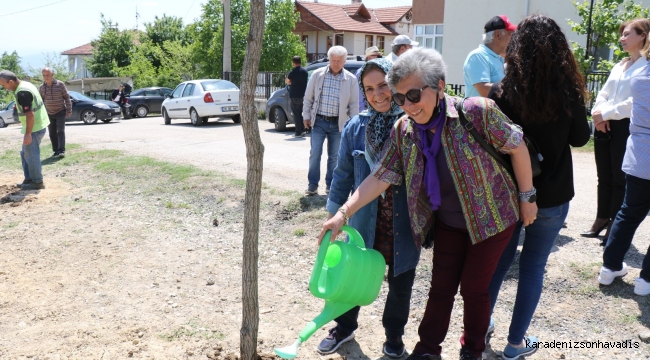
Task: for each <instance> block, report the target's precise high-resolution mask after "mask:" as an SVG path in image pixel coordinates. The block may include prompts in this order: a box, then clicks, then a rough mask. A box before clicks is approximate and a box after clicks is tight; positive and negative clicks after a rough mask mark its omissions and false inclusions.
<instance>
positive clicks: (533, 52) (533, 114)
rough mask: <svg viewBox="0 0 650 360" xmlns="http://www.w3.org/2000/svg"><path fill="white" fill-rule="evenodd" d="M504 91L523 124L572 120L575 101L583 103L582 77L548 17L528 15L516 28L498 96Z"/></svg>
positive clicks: (567, 46) (558, 28)
mask: <svg viewBox="0 0 650 360" xmlns="http://www.w3.org/2000/svg"><path fill="white" fill-rule="evenodd" d="M504 91H505V94H506V99H507V100H508V101H509V102H510V104H511V105H512V106H514V107H515V108H516V109H518V112H519V115H520V116H521V120H522V121H523V122H524V123H525V124H526V123H538V124H541V123H548V122H553V121H555V120H557V119H559V118H560V117H563V116H566V117H571V116H572V109H575V102H577V101H580V102H583V103H584V101H585V80H584V77H583V76H582V73H580V71H579V70H578V65H577V63H576V60H575V57H574V56H573V53H572V52H571V49H570V48H569V43H568V41H567V39H566V37H565V36H564V33H563V32H562V30H561V29H560V27H559V26H558V25H557V23H556V22H555V21H554V20H553V19H551V18H550V17H548V16H544V15H539V14H535V15H531V16H528V17H526V18H525V19H524V20H522V21H521V22H520V23H519V25H518V26H517V31H515V32H514V34H513V35H512V39H511V40H510V43H509V44H508V48H507V50H506V70H505V77H504V78H503V80H502V81H501V88H500V89H499V90H498V93H497V94H498V95H499V96H501V95H502V94H503V92H504Z"/></svg>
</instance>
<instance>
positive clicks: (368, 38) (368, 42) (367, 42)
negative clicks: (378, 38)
mask: <svg viewBox="0 0 650 360" xmlns="http://www.w3.org/2000/svg"><path fill="white" fill-rule="evenodd" d="M371 46H372V35H366V49H367V48H369V47H371Z"/></svg>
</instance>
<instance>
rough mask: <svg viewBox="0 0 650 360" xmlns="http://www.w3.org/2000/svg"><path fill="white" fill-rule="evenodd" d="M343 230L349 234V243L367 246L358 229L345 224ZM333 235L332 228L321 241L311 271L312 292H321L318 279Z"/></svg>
mask: <svg viewBox="0 0 650 360" xmlns="http://www.w3.org/2000/svg"><path fill="white" fill-rule="evenodd" d="M341 230H342V231H344V232H346V233H347V234H348V238H349V239H350V240H349V243H350V244H354V245H356V246H358V247H360V248H362V249H365V248H366V243H365V242H364V241H363V238H362V237H361V234H359V232H358V231H357V229H355V228H353V227H352V226H349V225H343V227H341ZM331 237H332V230H328V231H327V232H326V233H325V236H323V240H322V241H321V243H320V247H319V248H318V254H317V255H316V262H315V263H314V269H313V270H312V272H311V278H310V279H309V291H311V293H312V294H317V293H320V291H319V289H318V279H319V278H320V273H321V270H322V269H323V262H325V255H327V248H328V247H329V246H330V244H331V242H330V239H331Z"/></svg>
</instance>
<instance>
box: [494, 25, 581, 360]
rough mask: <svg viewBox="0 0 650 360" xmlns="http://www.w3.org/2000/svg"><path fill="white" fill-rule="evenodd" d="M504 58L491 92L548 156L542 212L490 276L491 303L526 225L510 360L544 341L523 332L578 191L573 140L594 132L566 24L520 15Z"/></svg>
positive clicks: (541, 185) (506, 353)
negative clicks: (500, 77)
mask: <svg viewBox="0 0 650 360" xmlns="http://www.w3.org/2000/svg"><path fill="white" fill-rule="evenodd" d="M506 63H507V64H508V66H507V67H506V74H505V77H504V78H503V80H502V81H501V83H496V84H494V85H493V86H492V89H491V90H490V93H489V94H488V97H489V98H491V99H493V100H494V101H495V102H496V104H497V105H498V106H499V108H500V109H501V110H503V112H504V113H505V114H506V115H507V116H508V117H509V118H510V119H511V120H512V121H513V122H514V123H515V124H517V125H520V126H521V127H522V128H523V130H524V133H526V136H528V137H529V138H531V139H532V140H533V141H534V142H535V143H536V144H537V146H538V148H539V153H540V155H542V156H543V161H542V162H541V168H542V173H541V174H540V175H539V176H537V177H535V179H534V181H533V184H534V185H535V188H537V206H538V207H539V211H538V213H537V220H535V222H533V223H532V224H528V225H526V224H525V223H521V222H519V223H517V226H516V228H515V232H514V234H513V236H512V238H511V239H510V242H509V243H508V246H507V247H506V249H505V250H504V251H503V254H502V255H501V259H500V260H499V265H498V266H497V269H496V271H495V272H494V276H493V277H492V282H491V283H490V300H491V303H492V305H491V306H492V308H493V309H494V305H495V303H496V301H497V296H498V295H499V289H500V288H501V284H502V283H503V279H504V278H505V276H506V274H508V271H509V270H510V265H511V264H512V262H513V260H514V258H515V255H516V253H517V246H518V245H519V234H520V233H521V228H522V226H526V232H525V240H524V245H523V248H522V250H521V252H520V259H519V281H518V284H517V296H516V299H515V306H514V309H513V310H512V320H511V321H510V327H509V332H508V344H507V345H506V347H505V349H504V350H503V355H502V357H503V358H504V359H506V360H515V359H519V358H520V357H521V356H526V355H530V354H532V353H533V352H535V350H536V349H537V348H538V347H539V346H538V342H537V338H536V337H534V336H525V335H526V331H527V330H528V326H529V325H530V322H531V320H532V318H533V314H534V313H535V309H536V307H537V303H538V302H539V299H540V296H541V294H542V287H543V284H544V269H545V268H546V262H547V260H548V257H549V255H550V253H551V249H552V248H553V245H554V244H555V239H556V238H557V236H558V235H559V233H560V230H562V226H563V224H564V220H565V219H566V217H567V214H568V212H569V201H571V199H572V198H573V196H574V194H575V193H574V190H573V161H572V159H571V146H575V147H579V146H583V145H585V144H586V143H587V141H589V137H590V135H591V134H590V131H589V124H588V123H587V111H586V110H585V97H584V89H585V82H584V79H583V77H582V74H581V73H580V71H579V70H578V66H577V64H576V61H575V58H574V56H573V52H572V51H571V47H570V46H569V43H568V41H567V39H566V37H565V36H564V33H563V32H562V29H560V27H559V26H558V24H557V23H556V22H555V21H553V19H551V18H549V17H548V16H544V15H532V16H529V17H527V18H525V19H524V20H522V21H521V23H519V25H517V31H516V32H515V33H514V34H513V35H512V39H511V40H510V43H509V44H508V48H507V50H506ZM509 300H512V298H509ZM509 309H510V307H508V310H509ZM493 330H494V322H493V321H490V329H489V332H491V331H493Z"/></svg>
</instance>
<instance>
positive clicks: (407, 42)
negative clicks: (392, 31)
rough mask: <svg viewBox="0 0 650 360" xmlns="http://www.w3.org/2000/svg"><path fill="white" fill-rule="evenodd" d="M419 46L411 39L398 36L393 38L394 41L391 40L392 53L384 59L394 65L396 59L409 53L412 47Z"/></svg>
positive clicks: (405, 36)
mask: <svg viewBox="0 0 650 360" xmlns="http://www.w3.org/2000/svg"><path fill="white" fill-rule="evenodd" d="M419 44H420V43H419V42H417V41H413V40H411V38H410V37H408V36H407V35H398V36H396V37H395V40H393V43H392V44H390V45H391V46H392V49H391V50H392V52H391V53H390V54H388V56H387V57H386V59H388V61H390V62H392V63H394V62H395V61H397V58H398V57H400V55H402V54H404V53H405V52H407V51H409V50H410V49H412V48H413V47H414V46H418V45H419Z"/></svg>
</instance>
